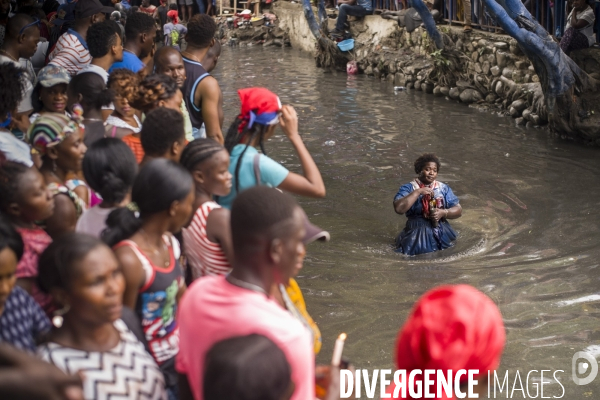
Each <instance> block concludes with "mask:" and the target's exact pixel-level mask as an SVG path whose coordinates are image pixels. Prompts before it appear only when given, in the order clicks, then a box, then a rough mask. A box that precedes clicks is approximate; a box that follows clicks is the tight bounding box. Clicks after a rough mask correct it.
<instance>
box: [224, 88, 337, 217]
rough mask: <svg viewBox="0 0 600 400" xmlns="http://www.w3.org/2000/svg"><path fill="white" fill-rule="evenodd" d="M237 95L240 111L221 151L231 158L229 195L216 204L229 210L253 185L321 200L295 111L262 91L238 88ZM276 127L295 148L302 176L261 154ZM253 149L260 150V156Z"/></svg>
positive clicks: (317, 175)
mask: <svg viewBox="0 0 600 400" xmlns="http://www.w3.org/2000/svg"><path fill="white" fill-rule="evenodd" d="M238 94H239V96H240V100H241V102H242V109H241V112H240V115H239V116H238V117H237V118H236V120H235V121H234V123H233V124H231V127H230V128H229V131H228V132H227V137H226V138H225V148H226V149H227V151H229V154H230V156H231V165H230V166H229V171H230V172H231V174H232V175H233V187H232V189H231V193H229V195H227V196H225V197H222V198H219V204H220V205H221V206H223V207H226V208H231V204H232V202H233V200H234V199H235V197H236V196H237V194H238V193H240V192H241V191H243V190H245V189H247V188H250V187H252V186H257V185H266V186H271V187H276V188H279V189H282V190H284V191H288V192H291V193H294V194H298V195H301V196H309V197H324V196H325V184H324V183H323V178H322V177H321V172H319V168H318V167H317V165H316V164H315V162H314V160H313V159H312V157H311V156H310V153H309V152H308V150H307V149H306V146H305V145H304V142H303V141H302V138H301V137H300V135H299V133H298V115H297V114H296V110H294V108H293V107H291V106H283V107H282V106H281V101H280V100H279V97H277V96H276V95H275V94H274V93H273V92H271V91H269V90H267V89H264V88H249V89H242V90H239V91H238ZM280 115H281V118H280ZM278 124H279V125H280V126H281V128H282V129H283V132H284V133H285V135H286V136H287V137H288V139H289V140H290V142H292V145H293V146H294V148H295V149H296V152H297V153H298V158H299V159H300V164H301V165H302V170H303V171H304V175H299V174H296V173H294V172H289V171H288V170H287V169H286V168H285V167H284V166H283V165H281V164H279V163H278V162H276V161H273V160H272V159H271V158H269V157H267V156H266V155H265V154H266V151H265V148H264V142H265V141H267V140H268V139H270V138H271V137H272V136H273V135H274V134H275V128H276V126H277V125H278ZM255 147H260V148H261V150H262V152H263V154H259V153H258V151H257V150H256V148H255Z"/></svg>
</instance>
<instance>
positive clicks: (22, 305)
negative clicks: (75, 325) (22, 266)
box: [0, 216, 50, 352]
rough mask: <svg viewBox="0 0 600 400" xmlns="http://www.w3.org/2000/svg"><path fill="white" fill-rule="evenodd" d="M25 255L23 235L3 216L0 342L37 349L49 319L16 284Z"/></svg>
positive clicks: (0, 230)
mask: <svg viewBox="0 0 600 400" xmlns="http://www.w3.org/2000/svg"><path fill="white" fill-rule="evenodd" d="M22 255H23V241H22V240H21V236H20V235H19V233H18V232H17V231H16V230H15V229H14V228H13V227H12V225H11V223H10V222H9V221H7V220H6V219H4V218H3V217H1V216H0V342H5V343H9V344H11V345H13V346H15V347H16V348H18V349H21V350H28V351H30V352H35V346H36V342H37V340H39V339H40V338H41V336H42V335H43V334H45V333H46V332H48V330H50V321H49V320H48V317H46V315H45V314H44V312H43V311H42V309H41V308H40V306H39V305H38V304H37V303H36V302H35V301H34V300H33V298H31V296H29V295H28V294H27V292H26V291H25V290H23V289H22V288H21V287H19V286H18V285H15V283H16V282H17V275H16V272H17V268H18V267H17V263H18V262H19V260H20V259H21V257H22Z"/></svg>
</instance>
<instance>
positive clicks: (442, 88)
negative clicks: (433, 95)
mask: <svg viewBox="0 0 600 400" xmlns="http://www.w3.org/2000/svg"><path fill="white" fill-rule="evenodd" d="M440 92H441V93H442V95H443V96H448V94H450V88H449V87H448V86H440Z"/></svg>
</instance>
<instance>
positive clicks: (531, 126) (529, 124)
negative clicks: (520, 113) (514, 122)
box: [525, 121, 534, 128]
mask: <svg viewBox="0 0 600 400" xmlns="http://www.w3.org/2000/svg"><path fill="white" fill-rule="evenodd" d="M525 127H526V128H533V127H534V124H533V122H531V121H527V123H526V124H525Z"/></svg>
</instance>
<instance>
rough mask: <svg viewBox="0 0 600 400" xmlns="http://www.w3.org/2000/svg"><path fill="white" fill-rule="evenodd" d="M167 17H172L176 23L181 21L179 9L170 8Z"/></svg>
mask: <svg viewBox="0 0 600 400" xmlns="http://www.w3.org/2000/svg"><path fill="white" fill-rule="evenodd" d="M167 17H169V18H171V20H172V21H173V23H174V24H175V25H177V24H178V23H179V14H178V13H177V10H169V11H168V12H167Z"/></svg>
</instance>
